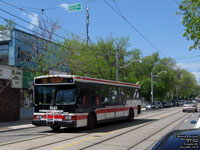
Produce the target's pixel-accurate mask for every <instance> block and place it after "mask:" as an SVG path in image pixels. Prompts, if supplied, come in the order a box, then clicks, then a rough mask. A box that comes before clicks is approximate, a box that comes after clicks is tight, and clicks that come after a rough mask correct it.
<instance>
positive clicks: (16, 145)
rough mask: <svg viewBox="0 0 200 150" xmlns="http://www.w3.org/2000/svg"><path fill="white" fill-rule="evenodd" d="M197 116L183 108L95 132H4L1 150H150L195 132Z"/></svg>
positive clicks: (39, 129)
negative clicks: (177, 133) (179, 132)
mask: <svg viewBox="0 0 200 150" xmlns="http://www.w3.org/2000/svg"><path fill="white" fill-rule="evenodd" d="M198 117H199V112H197V113H185V112H184V113H183V112H182V107H171V108H165V109H159V110H155V111H144V112H143V113H142V115H140V116H138V117H137V118H135V120H134V121H133V122H131V123H130V122H127V121H117V122H114V123H107V124H102V125H98V126H97V128H96V129H93V130H88V129H86V128H77V129H70V128H62V129H61V130H60V131H59V132H53V131H52V130H51V129H50V128H49V127H36V128H27V129H21V130H13V131H5V132H1V134H0V149H3V150H14V149H20V150H22V149H23V150H25V149H29V150H33V149H38V150H42V149H43V150H47V149H48V150H66V149H67V150H68V149H69V150H70V149H73V150H74V149H82V150H83V149H87V150H93V149H95V150H96V149H104V150H110V149H113V150H117V149H119V150H142V149H151V147H152V146H153V145H154V144H155V143H156V142H157V141H158V140H159V139H160V138H161V137H162V136H163V135H165V134H166V133H168V132H169V131H171V130H174V129H187V128H194V127H195V125H194V124H191V123H190V121H191V120H196V121H197V120H198Z"/></svg>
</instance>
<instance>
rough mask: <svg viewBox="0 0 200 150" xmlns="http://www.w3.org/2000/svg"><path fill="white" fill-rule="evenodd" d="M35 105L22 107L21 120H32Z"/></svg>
mask: <svg viewBox="0 0 200 150" xmlns="http://www.w3.org/2000/svg"><path fill="white" fill-rule="evenodd" d="M32 119H33V107H20V120H32Z"/></svg>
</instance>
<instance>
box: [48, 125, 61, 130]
mask: <svg viewBox="0 0 200 150" xmlns="http://www.w3.org/2000/svg"><path fill="white" fill-rule="evenodd" d="M50 128H51V129H52V130H53V131H59V130H60V127H54V126H50Z"/></svg>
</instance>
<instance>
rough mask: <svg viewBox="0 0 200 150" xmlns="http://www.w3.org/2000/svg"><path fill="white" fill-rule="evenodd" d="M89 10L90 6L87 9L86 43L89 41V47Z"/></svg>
mask: <svg viewBox="0 0 200 150" xmlns="http://www.w3.org/2000/svg"><path fill="white" fill-rule="evenodd" d="M89 16H90V14H89V8H88V6H87V7H86V41H87V45H88V43H89V39H90V38H89V34H88V29H89Z"/></svg>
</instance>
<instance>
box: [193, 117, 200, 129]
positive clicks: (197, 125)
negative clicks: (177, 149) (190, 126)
mask: <svg viewBox="0 0 200 150" xmlns="http://www.w3.org/2000/svg"><path fill="white" fill-rule="evenodd" d="M194 128H200V119H198V121H197V124H196V125H195V126H194Z"/></svg>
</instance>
